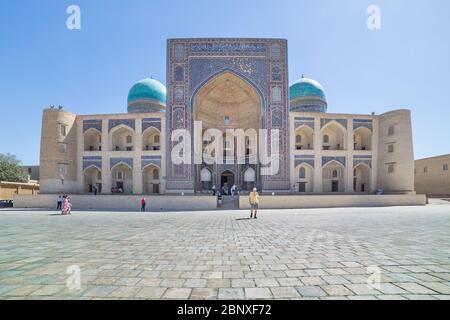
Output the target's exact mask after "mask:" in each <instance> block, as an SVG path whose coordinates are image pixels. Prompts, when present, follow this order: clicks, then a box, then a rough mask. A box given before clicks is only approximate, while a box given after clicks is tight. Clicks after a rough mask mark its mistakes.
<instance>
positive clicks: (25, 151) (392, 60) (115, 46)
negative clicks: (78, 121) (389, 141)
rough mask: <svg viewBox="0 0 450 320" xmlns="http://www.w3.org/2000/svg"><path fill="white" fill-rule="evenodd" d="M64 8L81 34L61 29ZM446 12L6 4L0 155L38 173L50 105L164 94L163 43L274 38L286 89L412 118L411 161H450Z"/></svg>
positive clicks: (323, 0) (309, 2)
mask: <svg viewBox="0 0 450 320" xmlns="http://www.w3.org/2000/svg"><path fill="white" fill-rule="evenodd" d="M71 4H77V5H79V6H80V8H81V13H82V17H81V21H82V25H81V27H82V29H81V30H80V31H76V30H75V31H70V30H68V29H67V28H66V18H67V16H68V15H67V14H66V8H67V7H68V6H69V5H71ZM370 4H376V5H378V6H380V8H381V13H382V29H381V30H380V31H370V30H368V29H367V27H366V20H367V17H368V15H367V14H366V9H367V7H368V6H369V5H370ZM449 13H450V1H448V0H427V1H425V0H419V1H411V0H368V1H366V0H278V1H268V0H266V1H261V0H221V1H212V0H189V1H187V0H183V1H182V0H165V1H156V0H128V1H123V0H108V1H107V0H89V1H87V0H71V1H64V0H45V1H38V0H29V1H25V0H18V1H1V4H0V119H1V122H0V125H1V131H0V132H1V135H0V152H1V153H4V152H10V153H13V154H15V155H17V156H18V157H19V158H20V159H21V160H22V161H23V163H25V164H38V163H39V140H40V130H41V115H42V109H43V108H44V107H46V106H48V105H50V104H54V105H63V106H65V108H66V109H68V110H70V111H72V112H74V113H77V114H91V113H96V114H97V113H120V112H125V111H126V97H127V93H128V90H129V88H130V87H131V86H132V84H133V83H134V82H136V81H138V80H140V79H142V78H144V77H149V76H150V75H152V76H153V77H154V78H156V79H159V80H160V81H162V82H163V83H165V77H166V39H167V38H171V37H274V38H286V39H288V40H289V78H290V83H292V82H293V81H295V80H296V79H298V78H299V77H300V75H301V74H302V73H304V74H305V75H307V76H308V77H311V78H313V79H316V80H318V81H319V82H321V83H322V84H323V86H324V87H325V89H326V92H327V98H328V104H329V109H328V110H329V112H342V113H370V112H372V111H374V112H376V113H382V112H385V111H388V110H391V109H397V108H409V109H412V111H413V130H414V147H415V156H416V158H421V157H426V156H433V155H438V154H444V153H450V142H449V137H450V126H449V125H448V120H449V119H450V41H449V39H450V18H449ZM445 120H446V121H447V123H445V122H446V121H445Z"/></svg>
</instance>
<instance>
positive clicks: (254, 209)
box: [248, 188, 259, 219]
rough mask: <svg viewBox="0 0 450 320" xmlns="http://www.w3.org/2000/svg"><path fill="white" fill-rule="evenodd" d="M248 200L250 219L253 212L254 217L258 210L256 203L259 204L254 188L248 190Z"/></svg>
mask: <svg viewBox="0 0 450 320" xmlns="http://www.w3.org/2000/svg"><path fill="white" fill-rule="evenodd" d="M248 200H249V202H250V207H251V209H250V219H251V218H253V212H255V219H257V218H256V212H257V211H258V204H259V194H258V192H257V190H256V188H253V191H252V192H250V196H249V197H248Z"/></svg>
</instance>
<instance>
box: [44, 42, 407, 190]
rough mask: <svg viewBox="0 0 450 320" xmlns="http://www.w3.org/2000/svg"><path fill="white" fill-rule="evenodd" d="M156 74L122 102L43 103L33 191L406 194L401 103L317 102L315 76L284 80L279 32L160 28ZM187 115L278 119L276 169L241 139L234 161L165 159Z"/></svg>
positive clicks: (255, 121) (258, 122)
mask: <svg viewBox="0 0 450 320" xmlns="http://www.w3.org/2000/svg"><path fill="white" fill-rule="evenodd" d="M166 83H167V90H166V87H165V86H164V85H163V84H162V83H161V82H159V81H158V80H156V79H144V80H141V81H139V82H137V83H136V84H134V85H133V86H132V87H131V89H130V90H129V94H128V101H127V102H128V103H127V107H128V108H127V111H128V112H126V113H122V114H91V115H76V114H73V113H71V112H70V111H68V110H65V109H59V108H48V109H45V110H44V112H43V121H42V139H41V156H40V157H41V158H40V170H41V172H40V175H41V177H40V178H41V179H40V183H41V193H42V194H56V193H71V194H89V193H92V192H96V193H98V194H99V195H102V194H119V193H123V194H130V195H142V194H181V193H183V194H194V193H196V194H201V193H207V192H210V190H211V188H212V186H213V185H214V186H216V188H219V187H222V186H225V187H230V186H232V185H236V186H237V188H238V190H242V191H245V190H249V189H251V188H253V187H257V188H258V189H259V190H261V191H262V192H263V193H269V194H272V193H276V194H292V193H295V194H306V195H315V194H317V195H324V194H327V195H328V194H337V195H338V194H340V195H343V194H358V195H363V194H376V193H384V194H404V195H405V194H410V195H412V194H415V192H414V160H413V143H412V128H411V113H410V111H409V110H405V109H401V110H394V111H390V112H387V113H384V114H380V115H375V114H370V115H368V114H346V113H328V112H327V109H328V103H327V99H326V94H325V90H324V88H323V87H322V86H321V85H320V84H319V82H317V81H315V80H312V79H309V78H305V77H303V76H302V77H301V78H300V79H299V80H297V81H295V82H293V83H292V84H291V85H290V86H289V79H288V56H287V40H283V39H225V38H220V39H203V38H202V39H169V40H168V41H167V78H166ZM196 121H201V122H202V130H203V131H204V130H207V129H209V128H217V129H219V130H222V131H224V132H225V130H227V129H235V128H242V129H244V130H246V129H255V130H259V129H267V130H279V136H278V138H277V139H278V140H277V142H278V143H279V154H278V160H279V170H278V171H277V172H276V173H274V174H272V175H262V174H261V170H262V169H263V167H264V166H263V165H262V164H261V163H259V161H256V163H255V161H250V158H251V157H252V155H253V153H251V150H246V153H245V159H243V161H237V160H238V159H236V157H235V158H234V160H235V161H234V162H233V159H231V161H229V160H230V159H227V161H226V163H213V164H211V163H206V162H202V163H181V164H180V163H174V162H173V161H172V158H171V155H172V152H173V150H174V148H175V147H176V146H175V143H174V141H172V138H171V137H172V135H173V133H174V132H175V131H176V130H179V129H184V130H186V131H188V132H190V133H191V134H192V136H194V135H195V133H194V122H196ZM194 140H195V139H192V141H188V142H186V143H187V144H191V145H192V146H193V145H194V144H195V142H194ZM269 140H270V139H269ZM205 143H206V142H205ZM267 143H268V146H267V148H268V150H269V152H270V148H271V144H269V141H267ZM230 148H233V143H232V144H231V145H229V144H228V143H224V152H225V154H227V152H228V151H230V150H229V149H230ZM192 149H193V150H194V148H192ZM192 157H194V155H192ZM256 157H258V155H256ZM241 160H242V159H241ZM253 160H254V159H253Z"/></svg>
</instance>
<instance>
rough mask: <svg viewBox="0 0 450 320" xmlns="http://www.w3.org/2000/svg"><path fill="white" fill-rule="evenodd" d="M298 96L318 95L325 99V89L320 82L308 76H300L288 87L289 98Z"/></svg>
mask: <svg viewBox="0 0 450 320" xmlns="http://www.w3.org/2000/svg"><path fill="white" fill-rule="evenodd" d="M299 97H320V98H322V99H325V90H324V88H323V87H322V85H321V84H320V83H318V82H317V81H315V80H312V79H308V78H301V79H299V80H297V81H296V82H294V84H293V85H292V86H290V87H289V99H290V100H293V99H295V98H299Z"/></svg>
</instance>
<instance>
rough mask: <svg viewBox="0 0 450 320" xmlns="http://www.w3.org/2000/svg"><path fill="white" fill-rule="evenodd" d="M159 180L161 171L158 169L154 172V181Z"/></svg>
mask: <svg viewBox="0 0 450 320" xmlns="http://www.w3.org/2000/svg"><path fill="white" fill-rule="evenodd" d="M158 179H159V171H158V169H155V170H153V180H158Z"/></svg>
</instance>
